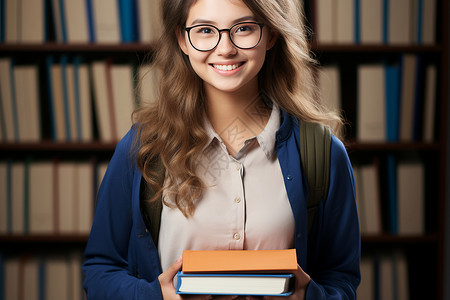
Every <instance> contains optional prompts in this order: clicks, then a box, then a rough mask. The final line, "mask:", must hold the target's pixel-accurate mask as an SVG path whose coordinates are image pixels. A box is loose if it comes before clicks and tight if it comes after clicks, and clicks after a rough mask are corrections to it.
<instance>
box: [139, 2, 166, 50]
mask: <svg viewBox="0 0 450 300" xmlns="http://www.w3.org/2000/svg"><path fill="white" fill-rule="evenodd" d="M137 5H138V14H139V16H138V17H139V31H140V37H139V39H140V42H141V43H151V42H155V41H156V40H157V38H158V36H159V34H160V32H161V24H162V21H161V16H160V1H148V0H138V3H137Z"/></svg>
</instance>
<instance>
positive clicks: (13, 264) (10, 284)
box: [4, 256, 20, 300]
mask: <svg viewBox="0 0 450 300" xmlns="http://www.w3.org/2000/svg"><path fill="white" fill-rule="evenodd" d="M4 272H5V277H4V278H5V279H4V280H5V281H4V288H5V291H4V296H5V299H8V300H19V289H20V258H19V257H16V256H11V257H7V258H6V259H5V263H4Z"/></svg>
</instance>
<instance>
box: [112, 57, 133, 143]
mask: <svg viewBox="0 0 450 300" xmlns="http://www.w3.org/2000/svg"><path fill="white" fill-rule="evenodd" d="M110 71H111V86H112V89H113V91H112V92H113V100H114V113H115V115H114V118H115V124H116V130H117V132H116V137H117V138H118V139H121V138H122V137H123V136H124V135H125V134H126V133H127V132H128V131H129V130H130V127H131V125H132V122H131V115H132V113H133V111H134V109H135V97H134V95H135V94H134V87H133V69H132V66H131V65H112V66H111V69H110Z"/></svg>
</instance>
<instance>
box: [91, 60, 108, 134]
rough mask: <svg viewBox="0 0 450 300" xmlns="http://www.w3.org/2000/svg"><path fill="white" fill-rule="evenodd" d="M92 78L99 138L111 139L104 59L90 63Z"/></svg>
mask: <svg viewBox="0 0 450 300" xmlns="http://www.w3.org/2000/svg"><path fill="white" fill-rule="evenodd" d="M91 67H92V80H93V86H94V102H95V111H96V114H97V122H98V127H99V134H100V140H101V141H103V142H111V141H113V132H112V125H111V124H112V120H111V118H112V114H111V113H110V105H109V91H108V75H107V72H108V66H107V63H106V61H96V62H93V63H92V65H91Z"/></svg>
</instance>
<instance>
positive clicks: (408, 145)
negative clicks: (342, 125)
mask: <svg viewBox="0 0 450 300" xmlns="http://www.w3.org/2000/svg"><path fill="white" fill-rule="evenodd" d="M332 2H333V1H328V0H312V1H305V10H306V14H307V16H308V20H309V22H310V26H311V27H312V28H313V32H314V34H312V36H311V40H312V52H313V53H314V55H315V57H316V58H317V59H318V61H319V63H320V65H321V68H326V67H329V66H332V67H337V70H338V74H339V75H340V77H339V80H340V82H339V87H340V89H339V90H337V92H338V93H339V94H340V95H339V96H340V101H341V102H340V104H341V105H342V106H341V109H342V110H343V113H344V116H345V118H346V119H347V121H348V124H347V126H346V147H347V150H348V153H349V155H350V159H351V160H352V163H353V165H354V167H355V168H356V169H357V168H358V167H360V166H367V165H369V166H373V165H375V170H376V174H377V180H378V182H377V187H378V190H379V192H380V195H379V198H378V199H379V201H380V203H379V205H380V207H379V209H380V212H379V213H380V215H381V216H380V218H381V220H380V221H381V224H379V226H381V228H378V231H376V233H374V232H370V233H368V232H363V233H362V256H363V261H364V263H367V262H369V264H370V267H369V269H367V268H365V267H364V266H362V271H363V279H362V280H363V281H364V279H366V280H369V281H371V283H370V284H369V286H367V285H366V286H365V287H364V288H365V289H366V290H370V291H371V292H372V294H371V295H368V294H361V295H360V296H361V297H362V298H363V299H400V296H399V294H396V296H398V298H397V297H395V296H394V297H393V296H392V293H390V294H389V293H388V294H385V292H386V291H383V284H384V286H386V282H383V278H382V277H385V278H391V279H392V276H393V275H392V274H390V271H392V268H393V267H392V266H393V265H395V263H396V261H395V259H396V255H397V253H402V254H403V255H404V256H405V257H406V265H407V268H408V269H409V271H408V273H407V276H404V277H406V280H404V278H397V279H395V280H396V281H395V282H396V283H397V284H398V285H397V286H395V288H394V287H393V286H392V282H391V285H389V283H388V285H387V286H388V288H392V289H396V290H397V293H398V291H399V289H401V283H406V289H407V295H409V296H408V297H406V298H401V299H424V298H428V299H443V291H444V275H443V274H444V269H443V265H444V261H445V254H444V243H445V232H444V230H445V228H444V223H445V222H444V220H445V215H444V208H445V197H446V196H445V195H446V194H445V193H446V185H447V182H448V179H446V162H447V153H448V150H447V148H446V147H447V146H446V145H447V139H448V132H447V129H446V128H447V122H448V116H447V111H448V110H447V109H448V108H447V105H448V103H447V101H448V88H447V83H448V79H449V77H448V69H447V66H448V53H449V48H448V26H449V24H448V9H449V6H448V5H449V4H448V1H439V0H438V1H436V2H434V4H435V5H436V6H435V13H436V14H435V17H434V18H433V20H434V22H435V24H434V26H435V32H434V36H433V37H432V39H433V41H434V42H432V43H430V42H428V43H426V42H424V43H421V42H419V41H418V40H415V37H414V36H413V37H412V38H411V40H410V41H409V42H402V43H395V42H394V43H391V42H388V41H387V40H383V36H382V35H381V36H379V38H380V39H381V40H379V41H378V42H375V43H374V42H371V43H365V42H364V41H362V40H361V36H358V34H355V35H354V36H350V37H349V36H346V37H345V38H346V39H347V40H345V38H344V39H342V32H341V37H339V32H338V31H339V30H340V29H339V26H347V28H349V27H348V26H354V27H353V30H354V31H353V33H355V32H357V31H358V29H357V28H355V26H358V25H356V24H359V26H363V24H362V23H363V21H362V20H361V19H358V18H361V14H360V15H359V17H355V15H351V13H352V12H354V9H355V6H356V5H359V9H360V10H363V9H364V8H362V7H361V5H367V3H369V1H365V2H364V1H349V0H344V1H342V3H341V1H340V2H339V4H337V2H335V3H332ZM363 2H364V3H365V4H363ZM400 2H401V3H403V4H405V2H407V1H403V0H401V1H398V3H400ZM431 2H432V1H429V2H428V3H426V4H425V1H410V2H409V4H408V5H411V6H410V7H409V9H410V11H413V12H414V11H415V9H416V7H417V6H415V5H421V6H422V8H424V6H423V5H428V4H429V3H431ZM383 3H384V4H388V5H389V3H390V2H389V1H371V4H369V5H377V4H378V5H383ZM324 4H325V5H324ZM327 4H328V5H329V7H330V8H329V9H330V10H328V11H327V8H326V7H327ZM333 5H334V6H333ZM337 5H343V6H347V8H351V9H349V11H350V13H348V12H347V15H346V16H347V18H348V19H350V20H352V21H350V22H349V21H348V20H347V21H344V22H343V23H341V24H334V25H335V27H334V28H331V27H329V28H328V29H327V28H325V27H326V26H330V22H337V23H339V18H341V20H343V18H342V15H343V14H344V16H345V13H346V12H343V10H340V9H338V8H336V6H337ZM354 5H355V6H354ZM379 7H380V6H379ZM390 8H391V7H389V9H390ZM339 10H340V12H339ZM405 10H407V11H408V9H406V6H405ZM333 12H334V13H335V14H333ZM320 13H322V14H324V15H326V16H331V17H332V18H331V19H330V20H331V21H328V20H326V19H325V20H324V19H323V18H322V20H321V18H320ZM339 14H341V15H339ZM374 14H376V12H374ZM413 15H414V14H413ZM400 16H401V14H399V15H397V17H398V18H400ZM353 18H356V20H355V19H353ZM385 18H386V17H385ZM327 22H329V24H328V25H327ZM352 22H353V23H352ZM378 22H380V24H381V25H382V26H385V25H383V22H386V19H385V20H378ZM349 24H350V25H349ZM380 24H377V25H380ZM384 24H386V23H384ZM415 25H417V24H415ZM422 25H423V24H422ZM320 26H322V30H320V29H319V28H318V27H320ZM375 26H376V25H375ZM323 28H325V29H323ZM330 28H331V29H330ZM415 28H417V27H415ZM324 30H325V32H323V31H324ZM327 30H328V31H327ZM414 30H416V29H414V28H413V29H411V31H412V32H413V31H414ZM417 30H418V29H417ZM321 32H322V33H323V36H322V37H321V36H320V33H321ZM410 33H411V32H410ZM359 34H361V32H359ZM381 34H382V30H381ZM385 34H386V32H385ZM384 38H386V37H384ZM348 39H351V40H352V41H351V42H349V41H348ZM407 55H411V56H414V57H419V60H420V61H421V63H423V64H424V65H425V66H426V65H434V66H436V74H437V80H436V85H435V88H436V90H435V97H436V107H435V110H436V111H435V112H436V114H435V116H434V120H435V123H434V134H433V137H432V139H428V140H425V137H424V136H421V135H419V136H416V137H415V138H410V139H407V140H400V139H398V138H397V139H395V140H388V139H387V138H386V137H384V139H381V140H378V141H371V140H367V141H366V140H361V138H360V137H359V136H358V134H359V133H358V130H360V128H358V125H359V124H358V105H360V104H359V102H358V101H359V99H358V98H359V97H360V96H359V94H358V89H359V88H361V87H360V86H359V85H358V82H359V81H358V80H359V77H358V72H359V67H360V66H361V65H365V66H366V65H371V66H373V65H376V66H378V67H380V66H384V65H386V64H398V63H399V61H401V58H402V57H404V56H407ZM424 70H425V68H423V69H420V70H419V71H418V72H422V76H423V72H425V71H424ZM330 77H331V76H330ZM425 77H426V76H423V77H422V80H426V79H425ZM373 83H374V84H375V80H374V81H373ZM333 91H336V89H334V90H333ZM372 100H373V101H375V99H372ZM377 101H385V99H384V98H379V99H378V100H377ZM386 109H387V108H386ZM374 113H376V112H374ZM421 122H423V120H422V121H421ZM385 126H386V125H385ZM391 158H395V160H396V161H397V164H398V162H400V161H406V162H409V161H416V162H417V161H419V162H420V163H421V165H422V166H423V167H424V171H423V174H424V175H423V176H424V177H423V185H424V186H423V188H424V192H423V193H424V196H423V199H422V200H423V205H424V208H423V216H422V218H423V220H422V222H423V229H422V231H420V232H416V233H414V234H401V233H396V232H393V230H392V228H391V224H390V223H392V220H391V219H390V217H391V216H390V215H389V214H390V211H389V210H390V207H389V201H390V199H389V194H388V193H389V189H390V186H389V185H388V184H387V183H386V181H387V179H386V178H384V177H385V176H386V174H387V173H386V172H387V171H386V169H387V168H388V167H387V166H386V164H387V161H388V160H389V159H391ZM355 174H356V173H355ZM357 186H358V183H357ZM411 188H414V187H413V185H412V184H411ZM357 189H358V187H357ZM358 196H359V195H358ZM359 198H360V197H359ZM380 198H381V199H380ZM386 202H387V203H386ZM358 204H359V202H358ZM362 206H364V205H361V207H362ZM397 209H398V207H397ZM361 215H364V214H361V213H360V216H361ZM386 256H388V257H389V259H388V260H386V259H385V258H386ZM386 261H389V262H388V264H387V263H386ZM390 263H392V265H390V266H389V267H388V268H387V270H388V273H386V266H388V265H389V264H390ZM396 266H397V267H398V265H396ZM383 268H384V269H383ZM374 271H375V272H380V274H381V276H382V277H381V278H380V277H376V275H374ZM397 271H398V270H397ZM424 274H426V275H425V276H424ZM363 295H364V296H366V297H364V296H363Z"/></svg>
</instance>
